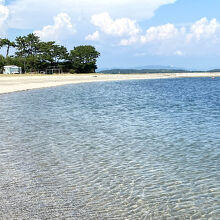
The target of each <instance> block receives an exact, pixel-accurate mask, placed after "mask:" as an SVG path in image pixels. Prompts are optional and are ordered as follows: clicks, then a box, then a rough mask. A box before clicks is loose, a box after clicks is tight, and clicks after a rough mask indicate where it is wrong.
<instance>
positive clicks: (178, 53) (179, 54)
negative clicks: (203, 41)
mask: <svg viewBox="0 0 220 220" xmlns="http://www.w3.org/2000/svg"><path fill="white" fill-rule="evenodd" d="M174 55H177V56H183V55H184V53H183V52H182V51H181V50H177V51H175V52H174Z"/></svg>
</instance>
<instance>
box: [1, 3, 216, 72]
mask: <svg viewBox="0 0 220 220" xmlns="http://www.w3.org/2000/svg"><path fill="white" fill-rule="evenodd" d="M219 9H220V1H219V0H120V1H118V0H105V1H103V0H93V1H92V0H62V1H60V0H53V1H46V0H38V1H36V0H6V1H4V0H0V37H8V38H10V39H12V40H13V39H14V38H15V37H16V36H20V35H26V34H28V33H31V32H34V33H36V34H37V35H38V36H40V38H41V39H42V40H45V41H49V40H55V41H57V43H59V44H62V45H65V46H66V47H68V49H72V48H73V47H74V46H77V45H82V44H83V45H85V44H91V45H94V46H95V47H96V48H97V50H99V51H100V52H101V57H100V59H99V61H98V66H99V68H113V67H121V68H131V67H137V66H147V65H166V66H168V65H172V66H177V67H184V68H189V69H211V68H220V62H219V60H220V13H219Z"/></svg>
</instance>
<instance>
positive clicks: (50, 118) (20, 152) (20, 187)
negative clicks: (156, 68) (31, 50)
mask: <svg viewBox="0 0 220 220" xmlns="http://www.w3.org/2000/svg"><path fill="white" fill-rule="evenodd" d="M0 219H3V220H5V219H10V220H13V219H31V220H32V219H33V220H35V219H36V220H37V219H76V220H81V219H82V220H90V219H91V220H93V219H94V220H95V219H100V220H105V219H106V220H108V219H115V220H126V219H129V220H136V219H137V220H139V219H143V220H144V219H146V220H148V219H155V220H160V219H163V220H166V219H171V220H173V219H175V220H178V219H180V220H182V219H199V220H203V219H204V220H206V219H209V220H219V219H220V78H183V79H153V80H128V81H118V82H97V83H84V84H78V85H76V84H75V85H66V86H60V87H54V88H44V89H36V90H29V91H24V92H17V93H10V94H3V95H0Z"/></svg>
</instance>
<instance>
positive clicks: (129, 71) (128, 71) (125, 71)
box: [98, 69, 220, 74]
mask: <svg viewBox="0 0 220 220" xmlns="http://www.w3.org/2000/svg"><path fill="white" fill-rule="evenodd" d="M202 72H212V73H213V72H220V69H213V70H209V71H190V70H184V69H110V70H103V71H99V72H98V73H106V74H133V73H143V74H144V73H202Z"/></svg>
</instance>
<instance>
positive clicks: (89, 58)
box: [69, 45, 100, 73]
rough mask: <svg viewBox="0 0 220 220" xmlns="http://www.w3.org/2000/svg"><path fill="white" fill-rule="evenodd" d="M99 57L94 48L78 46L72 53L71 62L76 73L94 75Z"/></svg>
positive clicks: (70, 55)
mask: <svg viewBox="0 0 220 220" xmlns="http://www.w3.org/2000/svg"><path fill="white" fill-rule="evenodd" d="M99 56H100V53H99V52H98V51H96V49H95V47H93V46H90V45H86V46H78V47H74V49H73V50H71V51H70V54H69V60H70V62H71V63H72V67H73V69H74V70H75V71H76V73H94V72H95V70H96V69H97V66H96V61H97V58H98V57H99Z"/></svg>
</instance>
